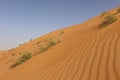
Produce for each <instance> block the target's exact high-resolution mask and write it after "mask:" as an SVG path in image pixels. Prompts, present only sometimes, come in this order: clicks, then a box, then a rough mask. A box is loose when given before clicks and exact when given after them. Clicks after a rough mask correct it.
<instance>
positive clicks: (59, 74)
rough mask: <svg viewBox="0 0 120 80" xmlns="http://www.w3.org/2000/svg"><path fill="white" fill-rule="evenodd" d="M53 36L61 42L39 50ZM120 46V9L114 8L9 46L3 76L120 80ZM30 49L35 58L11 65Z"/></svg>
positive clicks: (0, 79) (13, 79)
mask: <svg viewBox="0 0 120 80" xmlns="http://www.w3.org/2000/svg"><path fill="white" fill-rule="evenodd" d="M109 15H110V17H108V16H109ZM111 15H112V17H111ZM113 16H114V17H113ZM106 17H108V18H110V19H111V20H106V21H105V19H106ZM101 26H102V28H100V27H101ZM50 38H52V39H54V41H55V40H58V39H60V42H59V43H57V44H55V43H52V46H50V47H49V48H47V49H45V51H44V52H40V51H39V50H40V46H41V44H43V45H44V43H42V41H43V40H44V39H50ZM40 43H41V44H40ZM119 48H120V12H118V8H115V9H113V10H110V11H107V12H105V13H102V14H100V15H98V16H96V17H94V18H92V19H90V20H88V21H86V22H84V23H82V24H77V25H74V26H71V27H68V28H64V29H61V30H57V31H54V32H51V33H49V34H46V35H44V36H42V37H40V38H37V39H35V40H32V41H30V42H28V43H25V44H23V45H20V46H19V47H17V48H15V49H11V50H8V51H7V52H6V53H5V55H4V56H3V57H2V58H0V65H1V66H0V80H120V62H119V61H120V49H119ZM27 51H29V52H31V53H32V58H30V59H29V60H28V61H26V62H24V63H23V64H21V65H18V66H16V67H15V68H12V69H10V68H9V67H10V65H11V64H13V63H14V62H15V61H16V60H18V58H20V55H22V54H23V53H24V52H27Z"/></svg>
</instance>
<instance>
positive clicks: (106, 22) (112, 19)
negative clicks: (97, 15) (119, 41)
mask: <svg viewBox="0 0 120 80" xmlns="http://www.w3.org/2000/svg"><path fill="white" fill-rule="evenodd" d="M115 21H117V17H115V16H113V15H108V16H107V17H105V18H104V21H103V22H102V23H101V24H100V25H99V27H100V28H103V27H106V26H108V25H110V24H112V23H114V22H115Z"/></svg>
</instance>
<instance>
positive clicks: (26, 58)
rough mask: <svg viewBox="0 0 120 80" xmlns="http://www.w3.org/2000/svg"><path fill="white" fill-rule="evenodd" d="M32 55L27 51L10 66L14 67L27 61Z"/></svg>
mask: <svg viewBox="0 0 120 80" xmlns="http://www.w3.org/2000/svg"><path fill="white" fill-rule="evenodd" d="M31 57H32V54H31V53H30V52H27V53H26V54H24V55H22V56H21V58H20V59H18V61H17V62H15V63H14V64H12V65H11V66H10V68H14V67H16V66H18V65H20V64H22V63H24V62H26V61H27V60H28V59H30V58H31Z"/></svg>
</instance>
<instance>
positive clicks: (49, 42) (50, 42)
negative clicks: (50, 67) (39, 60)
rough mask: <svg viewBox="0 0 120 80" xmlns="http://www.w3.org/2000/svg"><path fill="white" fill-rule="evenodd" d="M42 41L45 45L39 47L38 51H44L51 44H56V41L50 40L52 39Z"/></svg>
mask: <svg viewBox="0 0 120 80" xmlns="http://www.w3.org/2000/svg"><path fill="white" fill-rule="evenodd" d="M44 42H45V45H44V46H42V47H40V51H41V52H44V51H46V50H48V49H49V48H50V47H52V46H54V45H56V44H57V42H56V41H54V40H52V39H47V40H44Z"/></svg>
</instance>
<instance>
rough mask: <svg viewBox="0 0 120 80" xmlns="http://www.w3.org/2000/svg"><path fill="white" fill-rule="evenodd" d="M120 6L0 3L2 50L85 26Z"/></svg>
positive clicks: (32, 0) (34, 0)
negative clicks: (59, 31) (79, 25)
mask: <svg viewBox="0 0 120 80" xmlns="http://www.w3.org/2000/svg"><path fill="white" fill-rule="evenodd" d="M119 3H120V1H119V0H114V1H112V0H109V1H108V0H106V1H104V2H103V1H100V0H99V1H96V0H92V1H90V0H81V1H80V0H59V1H56V0H51V1H50V0H0V11H1V14H0V38H1V39H0V50H7V49H11V48H14V47H17V46H18V45H19V44H22V43H24V42H27V41H29V40H30V39H35V38H37V37H39V36H41V35H43V34H46V33H48V32H51V31H53V30H57V29H60V28H63V27H68V26H71V25H74V24H79V23H82V22H84V21H86V20H88V19H90V18H92V17H94V16H96V15H98V14H100V13H101V12H104V11H106V10H109V9H112V8H114V7H116V6H117V5H118V4H119Z"/></svg>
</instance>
